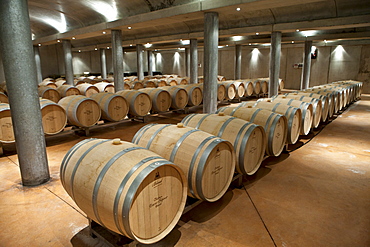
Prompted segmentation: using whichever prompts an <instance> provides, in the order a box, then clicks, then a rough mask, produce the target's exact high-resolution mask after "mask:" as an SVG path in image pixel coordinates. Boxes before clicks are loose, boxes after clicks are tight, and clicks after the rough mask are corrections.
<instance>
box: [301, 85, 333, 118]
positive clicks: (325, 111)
mask: <svg viewBox="0 0 370 247" xmlns="http://www.w3.org/2000/svg"><path fill="white" fill-rule="evenodd" d="M294 94H297V95H301V96H306V97H311V98H315V99H320V100H321V102H322V114H321V121H322V122H325V121H326V120H327V119H328V117H329V97H327V96H325V95H320V94H315V93H308V92H305V91H297V92H294Z"/></svg>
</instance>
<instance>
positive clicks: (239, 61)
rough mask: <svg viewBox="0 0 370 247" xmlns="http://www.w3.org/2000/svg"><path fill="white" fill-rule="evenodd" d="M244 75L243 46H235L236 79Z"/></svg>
mask: <svg viewBox="0 0 370 247" xmlns="http://www.w3.org/2000/svg"><path fill="white" fill-rule="evenodd" d="M241 76H242V46H241V45H236V46H235V80H239V79H241Z"/></svg>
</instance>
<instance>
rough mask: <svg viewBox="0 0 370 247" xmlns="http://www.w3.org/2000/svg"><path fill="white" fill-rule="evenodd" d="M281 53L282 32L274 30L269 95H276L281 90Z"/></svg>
mask: <svg viewBox="0 0 370 247" xmlns="http://www.w3.org/2000/svg"><path fill="white" fill-rule="evenodd" d="M280 53H281V32H277V31H274V32H272V34H271V48H270V83H269V93H268V96H269V97H272V96H275V95H277V94H278V92H279V90H278V87H279V73H280Z"/></svg>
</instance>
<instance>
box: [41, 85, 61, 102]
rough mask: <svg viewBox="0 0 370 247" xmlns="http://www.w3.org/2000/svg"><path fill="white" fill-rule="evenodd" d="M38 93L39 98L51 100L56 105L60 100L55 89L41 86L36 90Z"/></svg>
mask: <svg viewBox="0 0 370 247" xmlns="http://www.w3.org/2000/svg"><path fill="white" fill-rule="evenodd" d="M38 92H39V96H40V97H41V98H44V99H48V100H51V101H53V102H55V103H58V101H59V100H60V94H59V93H58V91H57V90H56V89H55V88H51V87H47V86H41V87H39V88H38Z"/></svg>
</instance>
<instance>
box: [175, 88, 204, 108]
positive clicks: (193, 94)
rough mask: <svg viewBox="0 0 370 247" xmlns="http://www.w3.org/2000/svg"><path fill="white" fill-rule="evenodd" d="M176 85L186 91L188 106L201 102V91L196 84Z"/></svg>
mask: <svg viewBox="0 0 370 247" xmlns="http://www.w3.org/2000/svg"><path fill="white" fill-rule="evenodd" d="M177 87H180V88H183V89H185V90H186V92H187V93H188V96H189V100H188V106H198V105H200V104H201V103H202V101H203V93H202V89H200V87H199V85H198V84H188V85H178V86H177Z"/></svg>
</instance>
